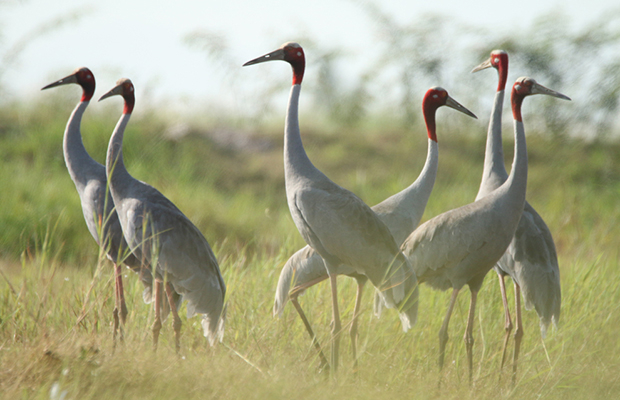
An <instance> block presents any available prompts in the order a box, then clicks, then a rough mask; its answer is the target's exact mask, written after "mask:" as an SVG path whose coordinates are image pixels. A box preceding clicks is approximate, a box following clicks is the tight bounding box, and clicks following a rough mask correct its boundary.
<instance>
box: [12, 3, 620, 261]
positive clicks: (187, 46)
mask: <svg viewBox="0 0 620 400" xmlns="http://www.w3.org/2000/svg"><path fill="white" fill-rule="evenodd" d="M286 41H296V42H298V43H300V44H301V45H302V46H303V47H304V49H305V53H306V61H307V65H306V73H305V77H304V85H303V91H302V95H301V117H300V118H301V121H300V123H301V130H302V135H303V140H304V145H305V147H306V149H307V151H308V153H309V155H310V158H311V159H312V160H313V162H314V163H315V164H316V165H317V166H318V167H319V168H320V169H321V170H323V171H325V172H326V174H327V175H328V176H330V177H331V178H332V179H333V180H334V181H336V182H337V183H339V184H341V185H342V186H344V187H346V188H348V189H350V190H352V191H354V192H355V193H356V194H358V195H359V196H360V197H361V198H362V199H363V200H364V201H366V202H367V203H368V204H376V203H378V202H379V201H381V200H383V199H384V198H386V197H388V196H390V195H392V194H394V193H396V192H398V191H400V190H402V189H403V188H404V187H406V186H407V185H409V184H410V183H411V182H413V181H414V180H415V178H416V177H417V175H418V174H419V171H420V170H421V168H422V165H423V163H424V159H425V157H426V138H425V129H424V121H423V118H422V113H421V108H420V107H421V100H422V97H423V95H424V93H425V92H426V90H427V89H428V88H429V87H431V86H442V87H444V88H445V89H447V90H448V92H449V93H450V95H451V96H452V97H454V98H455V99H456V100H457V101H459V102H461V103H462V104H463V105H464V106H466V107H467V108H469V109H470V110H472V111H473V112H475V113H476V114H477V115H478V117H479V120H477V121H476V120H473V119H470V118H466V117H463V116H461V115H457V113H453V112H448V111H443V110H440V111H439V112H438V117H437V118H438V137H439V142H440V148H441V155H440V167H439V168H440V169H439V174H438V178H437V183H436V185H435V192H434V194H433V196H432V197H431V199H430V202H429V205H428V207H427V212H426V214H425V217H424V219H428V218H429V217H432V216H434V215H437V214H439V213H441V212H444V211H446V210H448V209H450V208H454V207H458V206H460V205H463V204H466V203H468V202H470V201H471V200H472V199H473V198H474V197H475V193H476V190H477V188H478V184H479V182H480V174H481V170H482V160H483V156H484V141H485V138H486V129H487V124H488V119H489V114H490V109H491V105H492V101H493V97H494V95H495V90H496V87H497V73H496V72H495V71H494V70H492V69H489V70H485V71H482V72H479V73H476V74H471V73H470V71H471V70H472V68H473V67H474V66H476V65H478V64H479V63H481V62H482V61H484V60H486V59H487V58H488V57H489V53H490V51H491V50H493V49H497V48H500V49H504V50H506V51H508V53H509V55H510V68H509V78H508V84H507V89H508V90H510V88H511V86H512V83H513V82H514V80H515V79H516V78H518V77H519V76H523V75H528V76H531V77H533V78H535V79H536V80H537V81H538V82H540V83H541V84H543V85H545V86H547V87H549V88H552V89H555V90H557V91H560V92H562V93H564V94H566V95H568V96H570V97H571V98H572V99H573V101H571V102H560V101H558V100H557V99H553V98H550V97H547V96H537V97H536V98H535V99H532V100H531V101H529V100H528V101H526V102H525V104H524V118H525V120H526V131H527V134H528V150H529V155H530V157H529V160H530V164H529V165H530V174H529V181H528V199H529V200H530V202H531V203H532V204H534V205H535V206H536V207H537V209H538V210H539V211H540V212H541V214H542V215H545V218H546V221H547V223H548V224H549V225H550V227H551V228H552V232H554V233H555V232H557V231H559V230H562V229H565V228H566V227H567V226H568V225H570V224H576V226H579V229H582V227H581V225H580V224H581V223H578V222H576V220H575V219H574V218H573V217H572V216H571V213H572V212H576V211H575V210H576V209H579V208H582V209H583V208H584V207H583V204H582V203H581V202H580V200H579V198H580V197H579V196H581V195H583V196H586V197H587V196H590V195H591V194H593V193H597V195H598V197H599V200H600V199H606V201H607V203H606V204H607V206H608V207H610V209H612V210H613V209H615V204H616V203H617V198H618V188H620V165H619V163H618V152H619V150H618V147H619V145H620V142H619V141H618V139H619V136H620V121H619V116H620V113H619V112H618V111H619V110H618V106H619V96H620V45H619V44H620V6H618V4H617V3H616V2H613V1H609V0H590V1H570V2H566V1H555V2H553V1H552V2H548V1H537V0H520V1H501V2H500V1H495V2H494V1H490V0H476V1H468V2H463V1H457V0H454V1H452V0H449V1H439V0H438V1H433V2H428V1H424V2H422V1H404V0H393V1H383V2H378V1H363V0H359V1H358V0H315V1H313V2H308V1H295V0H291V1H282V0H264V1H260V2H254V1H238V0H237V1H235V0H233V1H228V2H222V1H218V2H215V1H192V0H177V1H174V2H168V1H167V2H153V1H120V0H110V1H106V2H95V1H78V0H55V1H44V0H24V1H15V0H0V188H1V189H0V204H2V206H3V207H2V209H0V226H1V227H2V229H0V260H11V261H16V260H18V259H20V257H24V256H26V257H30V256H36V253H37V252H40V251H43V250H42V249H47V250H46V251H47V253H49V254H53V255H54V257H55V259H57V260H60V261H62V262H66V263H68V264H70V265H92V262H93V260H94V259H95V258H96V255H97V254H96V251H95V250H96V244H95V243H94V241H93V240H92V238H90V237H89V236H88V235H86V234H85V232H86V231H85V229H84V228H85V227H84V222H83V217H82V214H81V210H80V204H79V198H78V196H77V194H76V193H75V188H74V186H73V183H72V182H71V180H70V178H69V175H68V174H67V170H66V167H65V165H64V160H63V155H62V145H61V143H62V135H63V131H64V127H65V124H66V122H67V119H68V117H69V115H70V113H71V110H72V109H73V107H75V104H76V102H77V101H78V99H79V95H80V93H81V89H80V88H79V87H78V86H77V85H70V86H64V87H61V88H57V89H53V90H46V91H43V92H41V91H40V88H41V87H43V86H44V85H47V84H48V83H51V82H53V81H56V80H58V79H60V78H62V77H65V76H67V75H68V74H70V73H71V72H72V71H73V70H74V69H75V68H77V67H80V66H87V67H89V68H90V69H91V70H92V71H93V73H94V74H95V76H96V79H97V89H96V92H95V98H94V99H98V98H99V97H100V96H101V95H102V94H103V93H105V92H107V91H108V90H109V89H110V88H112V87H113V86H114V84H115V82H116V80H117V79H119V78H121V77H128V78H131V79H132V81H133V82H134V85H135V87H136V96H137V100H136V108H135V110H134V116H133V117H132V121H131V123H130V124H129V127H128V133H127V135H125V146H124V154H125V161H126V164H127V167H128V169H129V171H130V172H131V173H132V174H133V175H134V176H135V177H136V178H138V179H141V180H144V181H146V182H148V183H150V184H152V185H153V186H155V187H156V188H158V189H159V190H161V191H162V192H163V193H164V194H165V195H166V196H168V197H169V198H170V199H171V200H172V201H173V202H175V204H177V205H178V206H179V208H180V209H181V210H183V211H184V213H186V215H188V217H189V218H190V219H191V220H192V221H194V223H196V225H197V226H198V227H199V228H200V229H201V230H202V231H203V232H204V233H205V236H206V237H207V239H208V240H209V241H210V242H211V243H212V244H213V245H214V246H215V247H216V250H218V251H219V254H218V257H223V255H224V254H233V255H234V257H235V259H236V257H237V254H239V251H240V250H245V249H248V250H251V251H254V250H256V249H260V250H261V251H264V252H265V253H266V254H268V255H269V256H271V255H273V254H282V257H287V256H288V255H289V254H290V253H292V252H293V251H294V250H296V249H297V248H298V247H301V246H302V245H303V240H302V239H301V237H300V236H299V235H298V233H297V232H296V230H295V227H294V225H293V224H292V222H291V220H290V215H289V213H288V209H287V206H286V200H285V196H284V179H283V171H282V126H283V120H284V114H285V108H286V102H287V97H288V93H289V87H290V84H291V70H290V66H288V65H287V64H286V63H282V62H280V63H268V64H263V65H259V66H250V67H246V68H242V67H241V65H242V64H243V63H244V62H246V61H248V60H250V59H252V58H255V57H257V56H260V55H262V54H265V53H267V52H270V51H272V50H274V49H276V48H278V47H279V46H280V45H281V44H282V43H284V42H286ZM507 98H508V96H507ZM121 102H122V100H121V98H120V97H115V98H113V99H111V100H108V101H105V102H103V103H97V102H96V101H93V102H92V103H91V104H90V106H89V109H88V110H87V112H86V114H85V116H84V120H83V125H82V133H83V140H84V143H85V145H86V148H87V150H88V151H89V153H90V154H91V155H92V157H93V158H95V159H96V160H97V161H99V162H103V161H104V159H105V149H106V148H107V142H108V140H109V137H110V133H111V132H112V129H113V127H114V124H115V123H116V121H117V120H118V117H119V115H120V112H121ZM503 121H504V141H505V143H504V151H505V156H506V163H507V167H508V169H509V168H510V166H509V163H510V160H511V157H512V116H511V113H510V108H509V107H508V105H505V106H504V119H503ZM584 166H587V167H584ZM550 183H553V185H550ZM588 198H589V197H588ZM584 201H585V200H584ZM588 201H589V200H588ZM588 204H589V203H588ZM601 209H602V206H600V205H597V206H593V207H592V209H591V210H592V216H591V217H589V218H588V223H591V224H593V225H597V224H598V223H599V222H600V220H601V219H605V220H607V219H608V218H609V214H607V215H606V214H604V213H602V212H600V210H601ZM545 210H547V211H545ZM565 210H572V211H570V212H566V211H565ZM581 212H583V210H582V211H581ZM605 226H607V225H605ZM603 236H604V235H603ZM52 239H53V240H52ZM580 240H581V238H580V237H579V235H576V236H575V237H574V238H572V239H570V240H568V239H565V237H564V238H563V237H559V238H556V244H557V246H558V249H559V251H560V252H562V251H566V250H567V249H569V248H571V246H574V244H575V243H577V242H579V241H580ZM44 253H45V252H44ZM277 269H278V268H277V267H276V268H275V269H273V270H272V271H274V272H275V271H277Z"/></svg>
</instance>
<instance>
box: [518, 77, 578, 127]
mask: <svg viewBox="0 0 620 400" xmlns="http://www.w3.org/2000/svg"><path fill="white" fill-rule="evenodd" d="M532 94H546V95H548V96H553V97H557V98H560V99H564V100H570V97H568V96H565V95H563V94H562V93H559V92H556V91H555V90H551V89H548V88H546V87H544V86H543V85H541V84H539V83H538V82H536V81H535V80H534V79H532V78H528V77H527V76H523V77H521V78H519V79H517V81H516V82H515V84H514V85H513V86H512V95H511V100H510V101H511V103H512V116H513V118H514V119H515V120H517V121H521V122H523V119H522V118H521V105H522V104H523V99H524V98H526V97H527V96H530V95H532Z"/></svg>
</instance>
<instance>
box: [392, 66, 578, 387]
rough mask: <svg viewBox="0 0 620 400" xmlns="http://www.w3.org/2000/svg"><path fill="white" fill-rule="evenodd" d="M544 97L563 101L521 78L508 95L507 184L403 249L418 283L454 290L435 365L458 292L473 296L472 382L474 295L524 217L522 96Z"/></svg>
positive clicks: (439, 219)
mask: <svg viewBox="0 0 620 400" xmlns="http://www.w3.org/2000/svg"><path fill="white" fill-rule="evenodd" d="M531 94H547V95H551V96H555V97H560V98H565V99H567V97H566V96H564V95H561V94H559V93H557V92H554V91H552V90H550V89H547V88H545V87H543V86H541V85H539V84H538V83H536V82H535V81H534V80H533V79H530V78H519V79H518V80H517V82H515V85H514V86H513V91H512V104H513V114H514V118H515V154H514V161H513V164H512V171H511V172H510V175H509V176H508V178H507V179H506V181H505V182H504V183H503V184H502V185H501V186H499V187H498V188H497V189H495V190H493V191H492V192H491V193H489V194H487V195H486V196H484V197H482V198H480V199H479V200H476V201H475V202H473V203H470V204H467V205H465V206H462V207H459V208H456V209H454V210H450V211H448V212H446V213H443V214H440V215H438V216H436V217H434V218H432V219H430V220H428V221H426V222H425V223H424V224H422V225H420V227H419V228H418V229H416V230H415V231H414V232H413V233H412V234H411V235H410V236H409V237H408V238H407V240H406V241H405V243H403V246H402V249H403V253H404V254H405V256H407V257H408V259H409V260H410V261H411V264H412V266H413V268H414V270H415V271H416V275H417V276H418V280H419V281H420V282H426V283H428V284H429V285H430V286H432V287H434V288H436V289H439V290H447V289H449V288H452V289H453V295H452V299H451V302H450V306H449V307H448V312H447V313H446V318H445V319H444V323H443V325H442V328H441V330H440V333H439V337H440V354H439V365H440V368H441V367H442V366H443V358H444V354H445V344H446V342H447V340H448V334H447V329H448V323H449V320H450V316H451V313H452V309H453V307H454V303H455V301H456V296H457V294H458V292H459V290H460V289H461V288H462V287H463V286H464V285H465V284H467V285H468V286H469V288H470V291H471V304H470V310H469V315H468V323H467V329H466V333H465V343H466V349H467V358H468V366H469V378H470V381H471V378H472V375H471V374H472V347H473V335H472V329H473V320H474V315H475V305H476V299H477V293H478V290H479V289H480V286H481V285H482V282H483V280H484V277H485V275H486V274H487V272H488V271H489V270H490V269H491V268H493V266H494V265H495V264H496V263H497V262H498V261H499V259H500V258H501V257H502V255H503V254H504V252H505V251H506V249H507V247H508V245H509V244H510V241H511V240H512V237H513V236H514V233H515V230H516V228H517V224H518V223H519V220H520V218H521V214H522V213H523V209H524V205H525V193H526V186H527V148H526V142H525V131H524V128H523V122H522V119H521V103H522V101H523V99H524V97H525V96H528V95H531Z"/></svg>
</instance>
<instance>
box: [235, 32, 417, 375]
mask: <svg viewBox="0 0 620 400" xmlns="http://www.w3.org/2000/svg"><path fill="white" fill-rule="evenodd" d="M270 60H284V61H287V62H288V63H289V64H291V66H292V68H293V86H292V88H291V93H290V97H289V103H288V110H287V115H286V121H285V129H284V132H285V135H284V174H285V185H286V195H287V202H288V206H289V210H290V212H291V216H292V217H293V221H294V222H295V225H296V226H297V229H298V230H299V232H300V234H301V236H302V237H303V238H304V240H305V241H306V243H308V244H309V245H310V246H311V247H312V248H314V249H315V250H316V251H317V252H318V253H319V254H320V255H321V257H322V258H323V260H324V261H325V267H326V269H327V272H328V274H329V276H330V283H331V287H332V310H333V321H334V323H333V326H332V354H331V357H332V367H333V370H334V371H336V369H337V366H338V351H339V339H340V338H339V334H340V329H341V326H340V316H339V312H338V303H337V283H336V276H337V268H338V266H339V265H340V264H343V263H345V264H349V265H351V266H354V268H355V270H356V272H358V273H360V274H363V275H365V276H367V277H368V278H369V279H370V281H371V282H372V283H373V285H374V286H375V287H377V288H379V289H380V290H381V296H382V297H383V300H384V302H385V303H386V304H387V305H388V306H389V307H394V308H398V309H399V311H400V318H401V322H402V325H403V329H405V330H407V329H409V328H410V327H411V325H412V324H413V323H415V319H416V317H417V281H416V278H415V274H414V273H413V269H412V268H411V265H410V264H409V263H408V262H407V260H406V259H405V257H404V256H403V255H402V253H400V251H399V249H398V246H397V245H396V243H395V242H394V238H393V237H392V235H391V233H390V232H389V230H388V228H387V227H386V226H385V224H384V223H383V222H381V220H380V219H379V218H378V217H377V216H376V215H375V214H374V213H373V212H372V210H371V209H370V208H369V207H368V206H367V205H366V204H364V202H363V201H362V200H360V199H359V198H358V197H357V196H355V195H354V194H353V193H351V192H349V191H348V190H346V189H344V188H342V187H340V186H338V185H336V184H335V183H334V182H332V181H331V180H330V179H329V178H327V177H326V176H325V175H324V174H323V173H322V172H321V171H319V170H318V169H317V168H316V167H315V166H314V165H313V164H312V162H311V161H310V159H309V158H308V156H307V154H306V152H305V150H304V148H303V144H302V142H301V136H300V132H299V121H298V111H297V109H298V103H299V93H300V90H301V81H302V79H303V73H304V69H305V58H304V54H303V50H302V48H301V46H299V45H298V44H297V43H285V44H284V45H283V46H282V47H280V48H279V49H278V50H276V51H274V52H271V53H269V54H266V55H265V56H262V57H259V58H257V59H254V60H252V61H249V62H247V63H245V64H244V65H251V64H257V63H260V62H265V61H270Z"/></svg>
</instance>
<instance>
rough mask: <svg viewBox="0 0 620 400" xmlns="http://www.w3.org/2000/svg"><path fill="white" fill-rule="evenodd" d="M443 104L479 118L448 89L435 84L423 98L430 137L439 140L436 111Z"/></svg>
mask: <svg viewBox="0 0 620 400" xmlns="http://www.w3.org/2000/svg"><path fill="white" fill-rule="evenodd" d="M441 106H448V107H450V108H454V109H455V110H457V111H460V112H462V113H463V114H466V115H469V116H470V117H473V118H476V119H477V118H478V117H476V115H475V114H474V113H472V112H471V111H469V110H468V109H467V108H465V107H463V106H462V105H461V104H460V103H459V102H458V101H456V100H454V99H453V98H452V97H450V96H449V95H448V92H447V91H446V89H444V88H441V87H438V86H435V87H432V88H430V89H428V90H427V91H426V94H425V95H424V99H423V100H422V111H423V113H424V121H425V122H426V130H427V133H428V138H429V139H431V140H434V141H435V142H436V141H437V134H436V131H435V112H436V111H437V109H438V108H439V107H441Z"/></svg>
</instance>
